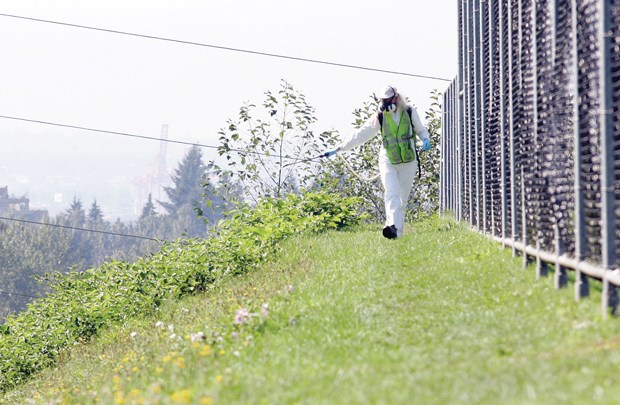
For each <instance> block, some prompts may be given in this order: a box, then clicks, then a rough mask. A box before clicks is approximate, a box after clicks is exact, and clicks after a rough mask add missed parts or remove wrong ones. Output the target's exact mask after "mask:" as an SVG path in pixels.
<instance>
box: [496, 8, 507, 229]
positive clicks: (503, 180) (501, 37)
mask: <svg viewBox="0 0 620 405" xmlns="http://www.w3.org/2000/svg"><path fill="white" fill-rule="evenodd" d="M503 4H504V2H503V1H502V0H499V16H498V17H499V84H500V87H499V88H500V90H499V99H500V100H499V103H500V136H501V139H500V172H501V186H500V187H501V200H502V202H501V204H502V218H501V232H500V237H501V238H502V240H504V239H505V238H506V227H507V226H508V201H507V199H508V190H507V187H506V159H505V156H506V94H505V93H504V88H505V84H504V83H505V82H506V74H505V72H506V66H504V24H505V23H506V22H505V21H504V6H503Z"/></svg>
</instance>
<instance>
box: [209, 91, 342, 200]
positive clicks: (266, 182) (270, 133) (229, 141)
mask: <svg viewBox="0 0 620 405" xmlns="http://www.w3.org/2000/svg"><path fill="white" fill-rule="evenodd" d="M256 108H257V107H256V105H255V104H249V103H246V104H245V105H243V106H242V107H241V109H240V111H239V118H238V120H232V119H229V120H228V121H227V123H228V126H227V128H224V129H222V130H221V131H220V132H219V134H220V146H219V148H218V152H219V154H220V155H221V156H225V157H226V160H227V163H228V168H227V169H226V170H225V172H227V174H228V175H229V176H230V177H231V178H235V179H239V181H240V184H241V186H242V188H243V191H244V194H245V196H246V198H247V199H248V200H249V202H251V203H257V202H258V201H259V200H260V199H261V198H262V197H264V196H271V197H281V196H283V195H286V194H288V193H291V192H298V191H299V189H300V188H307V187H309V186H311V185H312V183H313V182H314V181H315V178H316V175H317V174H318V173H319V172H320V169H319V167H320V166H321V165H320V163H319V164H317V163H316V162H313V161H306V159H308V158H312V157H316V156H317V155H319V154H320V153H321V152H323V151H324V150H325V149H326V148H327V147H328V146H331V145H333V144H334V134H333V132H331V131H325V132H321V133H316V132H315V131H313V129H312V126H313V124H315V123H316V121H317V119H316V117H315V115H314V113H315V110H314V108H313V107H312V106H310V105H309V104H308V103H307V102H306V99H305V96H304V95H303V94H301V93H300V92H298V91H297V90H295V89H294V88H293V86H291V85H290V84H289V83H287V82H286V81H284V80H283V81H282V82H281V85H280V90H279V91H278V92H277V94H274V93H272V92H271V91H267V92H266V93H265V101H264V102H263V104H262V109H263V111H262V112H263V114H261V113H260V112H258V111H256Z"/></svg>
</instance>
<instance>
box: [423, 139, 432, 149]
mask: <svg viewBox="0 0 620 405" xmlns="http://www.w3.org/2000/svg"><path fill="white" fill-rule="evenodd" d="M427 150H431V141H430V139H425V140H424V141H423V142H422V151H424V152H426V151H427Z"/></svg>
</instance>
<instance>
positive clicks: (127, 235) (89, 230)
mask: <svg viewBox="0 0 620 405" xmlns="http://www.w3.org/2000/svg"><path fill="white" fill-rule="evenodd" d="M0 219H1V220H5V221H14V222H21V223H26V224H34V225H41V226H50V227H53V228H63V229H71V230H74V231H82V232H93V233H102V234H105V235H113V236H122V237H124V238H136V239H146V240H152V241H155V242H165V241H163V240H160V239H156V238H149V237H147V236H138V235H129V234H125V233H117V232H110V231H100V230H97V229H87V228H77V227H74V226H68V225H59V224H49V223H46V222H36V221H29V220H26V219H18V218H8V217H2V216H0Z"/></svg>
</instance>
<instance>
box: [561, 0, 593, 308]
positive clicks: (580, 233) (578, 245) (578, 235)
mask: <svg viewBox="0 0 620 405" xmlns="http://www.w3.org/2000/svg"><path fill="white" fill-rule="evenodd" d="M556 7H557V6H556ZM571 15H572V32H573V41H572V46H573V61H572V63H573V67H572V69H573V72H574V74H573V79H574V82H573V85H574V88H575V92H574V93H573V100H572V103H573V123H574V124H573V125H574V127H573V131H574V145H575V146H574V159H575V168H574V177H575V193H574V194H575V228H574V231H575V258H576V259H577V262H581V261H582V260H583V259H584V257H585V252H586V245H585V241H586V235H585V221H586V219H585V211H584V197H583V186H582V184H581V183H582V182H581V172H582V167H581V163H582V160H583V157H582V154H581V148H580V145H581V133H580V131H579V127H580V119H579V52H578V49H579V48H578V46H577V41H578V36H577V33H578V29H579V26H578V19H579V17H578V12H577V0H572V2H571ZM575 278H576V280H575V299H576V300H577V301H578V300H579V299H580V297H585V296H588V295H589V291H590V289H589V283H588V278H587V276H585V275H584V274H583V273H581V271H580V270H579V269H578V268H577V269H575Z"/></svg>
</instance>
